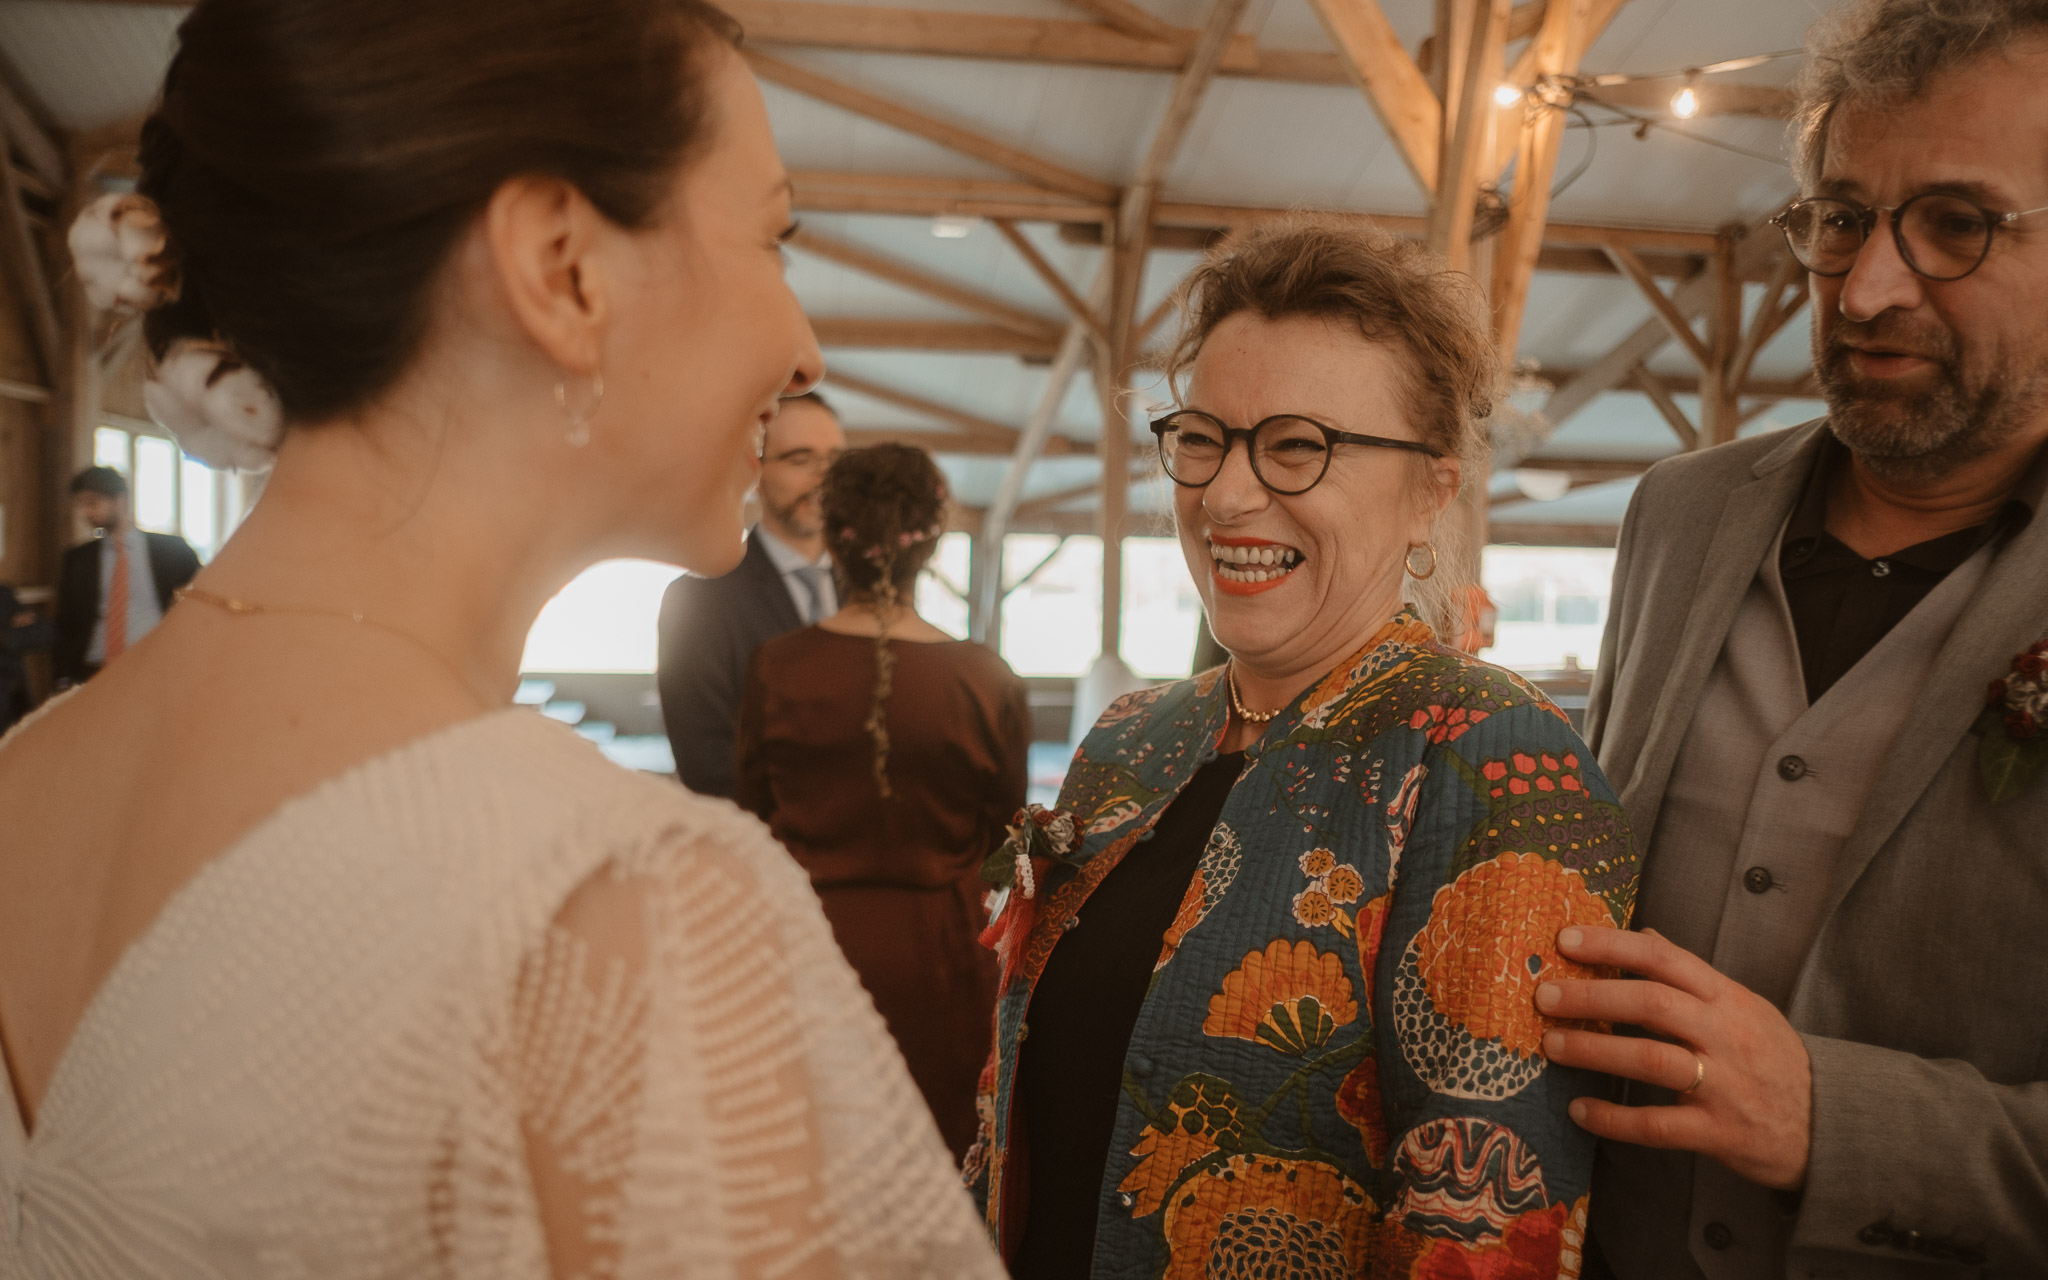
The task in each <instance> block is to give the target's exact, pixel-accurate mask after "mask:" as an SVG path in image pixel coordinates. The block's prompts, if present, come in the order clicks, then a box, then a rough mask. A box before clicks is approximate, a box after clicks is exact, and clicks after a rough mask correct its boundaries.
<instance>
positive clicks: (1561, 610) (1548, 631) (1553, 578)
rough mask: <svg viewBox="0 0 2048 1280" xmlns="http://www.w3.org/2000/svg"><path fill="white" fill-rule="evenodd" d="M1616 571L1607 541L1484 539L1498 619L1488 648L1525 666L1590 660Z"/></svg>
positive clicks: (1493, 656) (1495, 656)
mask: <svg viewBox="0 0 2048 1280" xmlns="http://www.w3.org/2000/svg"><path fill="white" fill-rule="evenodd" d="M1613 576H1614V552H1613V551H1612V550H1609V549H1606V548H1600V547H1488V548H1487V549H1486V559H1485V567H1484V571H1483V577H1484V580H1485V584H1486V593H1487V594H1488V595H1490V596H1492V597H1493V601H1494V603H1495V604H1496V605H1498V606H1499V607H1500V620H1499V623H1498V624H1497V625H1496V626H1495V628H1494V643H1493V647H1492V648H1491V649H1488V650H1487V651H1486V653H1485V656H1486V657H1487V658H1488V659H1489V660H1490V661H1493V662H1498V663H1500V664H1501V665H1502V666H1505V667H1514V668H1517V669H1520V670H1526V671H1555V670H1557V669H1559V668H1561V667H1567V666H1571V665H1574V664H1576V665H1578V666H1582V667H1591V666H1592V665H1593V664H1594V663H1595V662H1596V661H1598V660H1599V657H1600V633H1601V630H1602V624H1603V622H1604V621H1605V619H1606V615H1607V595H1608V589H1609V581H1610V579H1611V578H1612V577H1613Z"/></svg>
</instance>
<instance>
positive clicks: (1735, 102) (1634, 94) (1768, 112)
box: [1576, 77, 1792, 120]
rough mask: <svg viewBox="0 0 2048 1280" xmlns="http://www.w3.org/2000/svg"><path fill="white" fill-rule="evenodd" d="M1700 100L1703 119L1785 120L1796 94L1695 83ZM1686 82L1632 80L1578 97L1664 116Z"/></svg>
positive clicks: (1582, 92) (1772, 88) (1599, 87)
mask: <svg viewBox="0 0 2048 1280" xmlns="http://www.w3.org/2000/svg"><path fill="white" fill-rule="evenodd" d="M1691 84H1692V91H1693V92H1694V93H1695V94H1697V95H1698V97H1699V114H1700V115H1703V116H1761V117H1763V118H1765V119H1779V120H1782V119H1784V118H1785V117H1786V116H1789V115H1791V114H1792V93H1791V91H1790V90H1787V89H1781V88H1778V87H1777V86H1775V85H1763V84H1726V83H1723V82H1721V81H1718V80H1697V81H1693V82H1691ZM1686 85H1687V81H1686V80H1685V79H1683V78H1682V77H1681V78H1678V79H1671V78H1663V79H1643V80H1631V81H1629V82H1628V83H1626V84H1612V85H1597V86H1591V85H1589V86H1584V87H1582V88H1580V89H1578V90H1577V91H1576V92H1577V96H1578V97H1581V98H1584V99H1585V100H1586V101H1588V102H1598V103H1603V104H1605V105H1608V106H1613V107H1620V108H1623V109H1625V110H1630V111H1647V112H1652V113H1654V114H1656V115H1658V116H1664V115H1666V114H1668V113H1669V111H1670V109H1671V95H1673V94H1675V93H1677V92H1678V91H1679V90H1680V89H1683V88H1685V87H1686Z"/></svg>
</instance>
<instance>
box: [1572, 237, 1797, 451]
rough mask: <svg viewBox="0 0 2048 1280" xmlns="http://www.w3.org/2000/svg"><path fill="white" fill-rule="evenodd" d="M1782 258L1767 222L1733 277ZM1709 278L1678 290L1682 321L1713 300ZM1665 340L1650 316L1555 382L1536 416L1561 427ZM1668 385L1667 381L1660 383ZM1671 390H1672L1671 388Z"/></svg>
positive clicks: (1665, 329) (1739, 253) (1666, 332)
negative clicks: (1594, 358) (1585, 364)
mask: <svg viewBox="0 0 2048 1280" xmlns="http://www.w3.org/2000/svg"><path fill="white" fill-rule="evenodd" d="M1784 252H1785V246H1784V241H1783V239H1782V238H1781V237H1780V236H1779V235H1778V234H1777V228H1776V227H1773V226H1771V225H1770V223H1768V222H1762V221H1760V222H1758V223H1756V224H1755V225H1753V226H1752V227H1751V228H1750V229H1749V231H1748V233H1747V234H1746V235H1744V236H1743V238H1742V241H1741V243H1740V245H1739V246H1738V247H1737V250H1736V255H1735V263H1734V266H1735V269H1736V274H1738V275H1740V276H1742V277H1743V278H1745V279H1747V278H1749V277H1750V276H1751V275H1753V274H1755V273H1757V272H1758V271H1761V270H1763V269H1764V268H1766V267H1767V265H1768V264H1769V263H1770V262H1772V261H1774V260H1775V259H1776V258H1777V257H1778V256H1779V255H1782V254H1783V253H1784ZM1715 288H1716V287H1715V284H1714V280H1713V273H1712V272H1705V271H1703V272H1701V273H1700V274H1699V275H1697V276H1695V277H1693V278H1692V279H1691V280H1688V281H1686V282H1685V283H1683V284H1681V285H1679V287H1678V290H1677V292H1675V293H1674V294H1673V295H1672V298H1671V302H1672V304H1673V305H1674V306H1676V307H1677V308H1678V309H1679V311H1680V312H1681V313H1682V314H1684V315H1685V316H1687V317H1691V316H1695V315H1698V314H1699V313H1700V312H1701V311H1702V310H1704V309H1706V308H1707V307H1708V306H1710V305H1712V303H1713V300H1714V298H1715V296H1716V292H1715ZM1670 340H1671V330H1670V327H1669V326H1668V325H1667V324H1666V323H1665V322H1664V319H1663V317H1661V316H1652V317H1650V318H1649V319H1647V320H1645V321H1643V323H1642V324H1640V325H1638V326H1636V329H1635V332H1633V333H1631V334H1629V336H1628V337H1626V338H1623V339H1622V340H1621V341H1620V342H1618V343H1616V344H1615V345H1614V347H1613V348H1611V349H1610V350H1609V351H1608V353H1607V354H1606V355H1604V356H1602V357H1600V359H1599V360H1597V361H1595V362H1594V363H1593V364H1592V365H1590V366H1588V367H1587V368H1585V369H1582V370H1579V371H1578V372H1577V373H1576V374H1575V375H1573V376H1572V377H1570V378H1569V379H1568V380H1561V381H1560V382H1559V383H1558V384H1557V387H1556V389H1555V390H1554V391H1552V392H1551V393H1550V396H1549V398H1548V399H1547V400H1545V401H1544V404H1543V409H1542V413H1543V416H1544V417H1545V418H1547V419H1548V420H1549V421H1550V423H1551V426H1552V428H1553V429H1555V428H1556V427H1560V426H1563V425H1564V423H1565V422H1567V421H1568V420H1570V418H1571V417H1572V416H1573V415H1574V414H1576V413H1578V412H1579V410H1581V409H1583V408H1585V407H1586V406H1587V405H1589V404H1591V403H1592V402H1593V401H1594V399H1596V398H1597V397H1598V396H1599V395H1600V393H1601V392H1603V391H1610V390H1612V389H1613V388H1615V387H1616V386H1618V385H1620V384H1621V383H1622V382H1624V381H1626V380H1627V379H1628V378H1629V376H1630V371H1631V370H1633V369H1634V368H1635V366H1636V365H1637V364H1639V363H1641V362H1642V361H1644V360H1647V359H1648V358H1649V357H1650V356H1651V354H1653V353H1654V352H1655V351H1656V350H1657V349H1658V348H1659V347H1662V346H1663V345H1664V344H1665V343H1666V342H1669V341H1670ZM1666 381H1667V382H1670V381H1671V380H1670V379H1667V380H1666ZM1673 385H1674V386H1675V384H1673Z"/></svg>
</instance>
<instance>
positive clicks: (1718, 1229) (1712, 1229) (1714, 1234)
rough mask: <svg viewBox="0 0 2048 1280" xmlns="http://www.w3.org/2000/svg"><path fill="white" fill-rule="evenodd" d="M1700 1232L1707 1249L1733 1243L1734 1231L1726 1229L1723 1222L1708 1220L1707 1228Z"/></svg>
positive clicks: (1724, 1246) (1725, 1246)
mask: <svg viewBox="0 0 2048 1280" xmlns="http://www.w3.org/2000/svg"><path fill="white" fill-rule="evenodd" d="M1700 1234H1701V1235H1702V1236H1704V1237H1706V1241H1707V1248H1709V1249H1726V1248H1727V1247H1728V1246H1729V1245H1731V1244H1734V1243H1735V1233H1734V1232H1733V1231H1730V1230H1729V1229H1728V1224H1727V1223H1725V1222H1709V1223H1708V1224H1707V1229H1706V1230H1705V1231H1702V1232H1701V1233H1700Z"/></svg>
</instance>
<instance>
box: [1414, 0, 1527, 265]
mask: <svg viewBox="0 0 2048 1280" xmlns="http://www.w3.org/2000/svg"><path fill="white" fill-rule="evenodd" d="M1452 2H1454V3H1458V4H1459V7H1460V8H1461V9H1462V10H1464V12H1465V17H1464V22H1463V25H1464V26H1465V27H1466V28H1467V40H1468V45H1467V48H1466V49H1465V51H1464V56H1463V57H1462V58H1461V59H1460V64H1459V68H1458V69H1459V71H1460V73H1461V74H1460V76H1459V79H1458V81H1457V82H1456V83H1454V84H1450V85H1448V86H1447V88H1448V89H1449V90H1450V92H1448V93H1446V95H1445V97H1444V102H1443V110H1442V112H1441V113H1440V116H1441V120H1442V123H1443V126H1444V132H1443V134H1442V136H1441V139H1440V142H1441V149H1440V151H1439V153H1438V154H1439V156H1440V161H1439V164H1438V168H1437V185H1436V189H1435V190H1434V191H1433V192H1432V193H1431V198H1430V205H1429V247H1430V248H1432V249H1434V250H1436V251H1437V252H1438V253H1440V254H1442V255H1443V256H1444V259H1445V260H1446V261H1448V262H1449V263H1450V264H1451V269H1452V270H1454V271H1469V270H1470V269H1471V265H1472V218H1473V214H1474V212H1475V208H1476V205H1477V201H1478V198H1479V181H1480V177H1481V167H1482V165H1483V163H1484V162H1485V160H1486V159H1488V158H1489V157H1491V155H1492V154H1493V123H1494V118H1495V116H1496V115H1497V114H1498V109H1497V108H1496V107H1495V106H1494V102H1493V91H1494V86H1495V85H1497V84H1498V83H1499V81H1500V63H1501V51H1502V49H1503V47H1504V46H1505V45H1506V43H1507V32H1508V9H1509V0H1452ZM1489 176H1490V175H1489Z"/></svg>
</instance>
